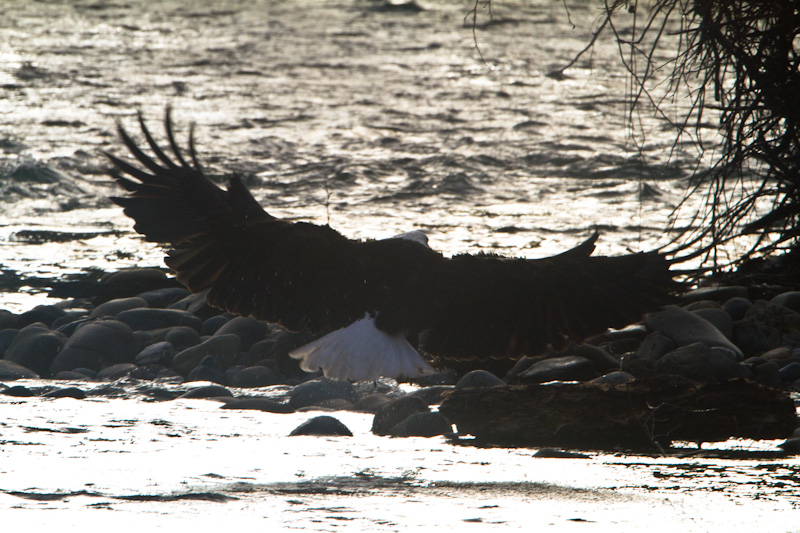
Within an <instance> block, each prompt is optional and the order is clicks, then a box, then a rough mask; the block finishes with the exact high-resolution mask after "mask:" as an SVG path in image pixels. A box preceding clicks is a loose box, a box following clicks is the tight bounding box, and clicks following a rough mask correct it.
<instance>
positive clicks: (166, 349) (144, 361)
mask: <svg viewBox="0 0 800 533" xmlns="http://www.w3.org/2000/svg"><path fill="white" fill-rule="evenodd" d="M174 354H175V349H174V348H173V347H172V344H170V343H169V342H167V341H162V342H157V343H155V344H151V345H150V346H147V347H145V348H144V349H143V350H142V351H141V352H139V353H138V354H137V355H136V357H135V358H134V360H133V362H134V363H136V364H137V365H140V366H142V365H169V364H171V362H172V356H173V355H174Z"/></svg>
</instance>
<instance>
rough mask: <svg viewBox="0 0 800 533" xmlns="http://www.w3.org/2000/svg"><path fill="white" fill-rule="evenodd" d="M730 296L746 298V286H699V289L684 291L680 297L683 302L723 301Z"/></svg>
mask: <svg viewBox="0 0 800 533" xmlns="http://www.w3.org/2000/svg"><path fill="white" fill-rule="evenodd" d="M731 298H747V287H740V286H736V285H731V286H727V285H724V286H716V287H701V288H699V289H695V290H693V291H689V292H687V293H684V294H682V295H681V297H680V299H681V302H683V303H691V302H697V301H700V300H714V301H716V302H724V301H726V300H730V299H731Z"/></svg>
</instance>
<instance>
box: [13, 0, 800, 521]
mask: <svg viewBox="0 0 800 533" xmlns="http://www.w3.org/2000/svg"><path fill="white" fill-rule="evenodd" d="M595 4H596V3H595V2H587V1H576V2H568V3H567V5H568V6H569V13H567V12H566V11H565V7H564V4H562V3H558V2H549V1H548V2H502V3H499V2H497V3H495V4H494V5H493V6H492V8H493V20H494V22H493V23H492V24H488V22H489V17H488V13H487V12H486V10H481V9H479V17H478V20H477V22H478V26H477V28H476V30H477V31H476V33H475V34H474V35H473V32H472V29H471V28H470V27H469V26H468V25H467V26H466V27H465V25H464V17H465V15H466V14H467V12H468V11H469V9H470V8H471V7H472V5H471V3H470V2H444V1H442V2H437V1H429V2H420V4H419V6H421V8H422V9H421V10H420V9H410V8H409V7H408V6H405V7H397V6H394V5H390V4H388V3H383V2H379V1H366V0H361V1H358V0H353V1H348V0H338V1H337V0H332V1H324V0H314V1H311V0H309V1H303V0H288V1H267V0H251V1H247V2H245V1H212V0H201V1H196V2H181V1H176V0H164V1H155V0H126V1H125V2H103V1H98V0H75V1H70V2H63V1H58V0H40V1H35V2H30V1H25V0H5V1H4V2H3V3H2V5H0V37H1V38H0V88H2V89H1V90H0V115H2V120H1V121H0V192H1V193H2V196H1V197H0V247H2V255H0V269H2V271H3V275H4V276H5V277H6V278H5V279H9V276H13V277H14V278H17V277H21V278H23V283H21V284H20V285H21V286H20V287H19V288H17V287H15V288H13V290H7V291H5V292H3V293H0V308H6V309H9V310H11V311H14V312H21V311H25V310H27V309H30V308H32V307H33V306H35V305H37V304H40V303H52V302H51V299H47V298H46V293H45V292H42V290H41V289H39V288H37V287H36V285H37V284H36V283H33V282H32V281H31V282H30V283H29V284H28V285H29V286H26V284H25V283H24V279H26V278H46V279H62V278H67V277H70V276H74V275H79V274H85V273H87V272H92V271H96V270H101V271H106V270H116V269H119V268H123V267H128V266H160V265H161V264H162V257H163V250H162V249H161V248H160V247H159V246H156V245H152V244H147V243H144V242H143V241H142V240H141V238H140V237H139V236H137V235H136V234H135V233H133V232H132V229H131V223H130V221H129V220H127V219H126V218H125V217H124V216H123V215H122V213H121V210H119V209H118V208H116V207H114V206H113V204H111V203H110V202H109V201H108V199H107V197H108V196H109V195H112V194H114V193H116V192H118V191H116V190H115V189H114V187H113V186H112V184H111V183H110V181H109V180H108V178H107V177H106V176H105V174H104V170H105V168H106V167H107V164H106V162H105V160H104V158H103V156H102V151H111V152H114V153H117V154H121V153H122V150H121V149H120V143H119V141H118V137H117V134H116V130H115V128H116V126H115V124H116V122H117V121H120V122H121V123H122V124H123V125H124V126H125V127H126V128H128V129H129V130H131V131H135V130H136V128H137V124H136V120H135V112H136V111H137V110H141V112H142V113H143V114H144V116H145V118H146V119H147V120H148V123H149V124H151V129H152V130H153V131H154V132H155V133H157V134H159V135H160V134H161V127H160V122H161V121H162V117H163V114H164V110H165V108H166V106H167V105H171V106H172V108H173V118H174V120H175V123H176V127H177V129H178V130H179V131H178V133H179V138H181V139H186V136H187V132H188V125H189V124H190V123H195V124H196V132H195V135H196V138H197V145H198V151H199V153H200V158H201V160H202V162H203V164H204V166H205V168H206V169H207V170H208V171H209V172H210V173H211V174H213V175H214V176H219V177H222V176H225V175H229V174H231V173H234V172H238V173H244V174H246V175H247V176H248V177H247V178H246V181H247V183H248V185H249V186H250V187H251V188H252V189H253V191H254V193H255V194H256V196H257V197H258V198H259V200H260V201H261V202H262V204H263V205H264V206H265V207H266V208H267V209H268V210H269V211H270V212H271V213H273V214H275V215H278V216H282V217H287V218H291V219H304V220H310V221H313V222H317V223H326V222H328V223H330V224H331V225H332V226H333V227H335V228H337V229H339V230H340V231H342V232H343V233H344V234H346V235H348V236H350V237H356V238H382V237H387V236H390V235H394V234H397V233H402V232H405V231H409V230H411V229H422V230H423V231H425V232H426V233H427V234H428V235H429V237H430V242H431V245H432V247H434V248H436V249H439V250H442V251H443V252H444V253H446V254H453V253H458V252H476V251H479V250H484V251H494V252H498V253H502V254H506V255H516V256H523V257H539V256H545V255H551V254H553V253H557V252H558V251H561V250H564V249H566V248H568V247H570V246H572V245H574V244H577V243H578V242H579V241H581V240H582V239H583V238H585V237H586V236H588V235H589V234H590V233H591V231H592V230H593V229H599V230H600V231H601V239H600V242H599V245H598V248H599V251H600V252H601V253H612V254H614V253H624V252H625V251H629V250H634V251H635V250H643V249H650V248H652V247H654V246H656V245H658V244H663V243H664V242H665V240H666V239H668V237H669V232H668V231H667V228H668V227H669V225H670V223H671V219H670V215H671V211H672V209H673V208H674V206H675V205H676V204H677V203H678V202H679V201H680V199H681V198H682V197H683V191H684V189H685V186H686V185H685V180H683V179H682V178H685V177H686V176H688V175H689V174H690V173H691V172H692V170H693V169H694V168H695V167H696V166H697V165H702V164H703V161H702V159H698V156H697V155H696V154H695V153H694V152H692V151H691V150H689V149H686V150H677V151H676V150H673V140H674V134H673V132H672V131H671V130H670V129H669V128H667V127H665V126H664V125H663V124H661V123H659V122H658V121H657V120H656V119H655V118H654V117H653V116H649V115H647V114H646V113H644V114H642V115H639V116H636V117H634V118H635V119H636V120H635V121H634V122H633V123H634V124H641V125H642V127H643V128H644V130H643V131H646V132H647V135H646V136H642V135H635V136H632V135H631V133H632V131H633V132H635V131H637V129H636V128H632V127H631V124H632V122H631V121H630V120H629V118H630V117H629V115H628V111H627V104H626V101H627V95H628V92H629V88H628V77H627V75H626V73H625V72H624V70H622V69H621V67H620V66H619V64H618V55H617V50H616V46H615V44H614V43H613V42H609V41H601V42H599V43H598V45H597V47H596V49H595V50H594V51H593V52H592V53H591V54H587V55H586V56H584V58H583V59H582V60H581V61H579V62H578V63H577V64H576V65H575V66H574V67H572V68H570V69H568V70H567V71H566V72H565V73H564V74H565V75H564V76H553V75H551V73H552V72H553V70H554V69H558V68H560V67H562V66H564V65H565V64H566V63H567V62H568V61H569V60H570V59H571V58H572V57H573V56H574V55H575V54H576V52H577V51H579V50H580V49H582V48H583V47H584V46H585V44H586V43H587V42H588V33H589V31H590V30H591V28H592V27H593V24H594V22H595V19H596V17H597V15H598V14H599V11H598V10H597V8H596V7H595ZM412 7H413V6H412ZM573 24H574V26H573ZM475 38H477V41H478V44H479V48H476V46H475V42H474V40H475ZM675 106H676V109H680V107H681V102H680V101H678V102H676V103H675ZM637 127H638V126H637ZM162 138H163V137H162ZM710 143H711V145H713V137H712V138H711V139H710ZM678 148H681V146H678ZM679 224H680V222H679ZM25 384H26V385H28V386H30V387H33V388H36V387H43V386H45V382H27V383H25ZM77 385H78V386H80V387H82V388H87V387H92V386H96V385H92V384H86V383H82V384H77ZM117 386H118V387H120V388H121V389H122V390H123V393H121V394H119V395H111V396H108V395H102V394H99V395H96V396H92V397H90V398H89V399H87V400H80V401H78V400H72V399H58V400H52V399H44V398H28V399H19V398H9V397H4V396H0V404H2V406H1V407H0V408H1V409H2V412H3V417H2V419H1V420H0V455H1V456H2V458H0V516H1V517H2V518H4V519H5V522H6V523H15V524H17V523H19V524H25V526H26V527H30V528H34V530H41V529H42V528H44V527H48V528H52V527H58V528H59V530H73V529H74V530H81V531H87V530H88V531H92V530H99V529H100V528H101V527H102V528H103V529H104V530H105V529H107V528H108V526H109V525H113V524H120V527H121V525H122V524H125V526H128V525H130V526H131V527H147V528H149V529H167V528H170V529H174V528H175V527H180V528H186V527H187V526H190V527H193V528H199V529H200V530H210V529H212V528H213V529H216V530H218V529H220V528H224V527H230V525H231V524H235V525H236V526H239V525H241V526H245V527H247V526H260V527H265V528H283V529H299V530H308V531H340V530H344V529H347V530H349V531H405V530H413V529H422V528H423V527H425V528H426V529H428V528H432V527H436V528H439V529H442V530H448V531H449V530H459V531H461V530H465V529H466V530H471V529H473V530H488V529H521V530H532V529H537V528H541V529H546V530H552V531H572V530H580V531H586V530H589V529H591V530H592V531H607V530H610V529H612V528H613V530H615V531H633V530H637V531H638V530H640V529H642V528H649V529H651V530H654V531H661V530H676V529H678V530H681V531H698V532H699V531H716V530H725V531H753V530H755V529H756V528H765V527H768V528H769V530H770V531H800V525H797V518H796V517H797V516H798V514H797V507H798V504H800V489H799V488H798V480H799V479H800V477H798V469H799V468H800V466H799V464H798V460H797V459H794V458H789V459H786V458H784V459H778V458H775V457H772V456H769V455H768V456H767V457H769V458H768V459H764V456H763V455H760V454H759V453H756V452H769V451H774V450H775V447H776V445H777V443H775V442H757V443H754V442H731V443H722V444H717V445H715V446H717V447H718V448H720V449H723V450H731V449H744V450H746V451H750V452H753V456H752V457H749V456H748V455H747V454H744V455H743V456H742V457H743V458H739V459H709V458H706V459H701V458H698V457H695V456H692V455H690V456H688V457H685V458H675V457H640V456H626V455H614V454H596V453H589V454H587V457H586V458H580V459H545V458H534V457H533V454H534V453H535V450H528V449H520V450H509V449H473V448H470V447H463V446H453V445H451V444H448V443H447V442H446V441H445V440H443V439H387V438H383V437H376V436H373V435H371V434H370V433H369V427H370V424H371V417H370V416H368V415H364V414H357V413H336V416H337V417H339V418H340V419H341V420H342V421H343V422H345V424H347V425H348V426H349V427H350V429H351V430H352V431H353V433H354V435H355V436H354V437H353V438H344V437H342V438H311V437H293V438H287V437H286V435H287V434H288V433H289V432H290V431H291V429H292V428H294V427H295V426H297V425H298V424H299V423H300V422H302V421H303V420H304V419H306V418H308V417H309V416H312V414H311V413H299V414H292V415H274V414H266V413H253V412H249V411H245V412H233V411H227V410H226V411H219V410H218V409H217V407H218V405H217V404H216V403H214V402H211V401H203V400H179V401H171V402H155V401H148V399H147V397H146V396H142V395H141V394H139V393H138V392H137V386H138V385H137V384H132V383H121V384H117ZM248 392H249V393H250V392H252V391H248ZM257 392H259V391H257ZM282 392H284V391H281V390H280V389H278V390H273V389H270V390H263V391H260V392H259V393H260V394H266V395H272V396H274V395H277V396H280V394H282ZM220 413H224V414H220ZM10 520H13V522H11V521H10ZM18 520H19V522H18Z"/></svg>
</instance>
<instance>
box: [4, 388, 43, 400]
mask: <svg viewBox="0 0 800 533" xmlns="http://www.w3.org/2000/svg"><path fill="white" fill-rule="evenodd" d="M0 394H3V395H5V396H14V397H15V398H30V397H31V396H36V394H34V392H33V391H32V390H30V389H29V388H28V387H23V386H22V385H14V386H13V387H8V388H7V389H3V390H0Z"/></svg>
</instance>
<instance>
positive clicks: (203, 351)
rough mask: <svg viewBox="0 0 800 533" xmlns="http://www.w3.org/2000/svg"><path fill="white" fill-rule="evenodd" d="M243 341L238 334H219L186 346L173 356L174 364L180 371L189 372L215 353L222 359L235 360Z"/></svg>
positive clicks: (223, 361)
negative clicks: (195, 344) (194, 344)
mask: <svg viewBox="0 0 800 533" xmlns="http://www.w3.org/2000/svg"><path fill="white" fill-rule="evenodd" d="M241 345H242V341H241V339H239V337H238V336H236V335H219V336H216V337H211V338H209V339H208V340H206V341H204V342H201V343H200V344H198V345H197V346H192V347H190V348H186V349H185V350H183V351H181V352H178V353H177V354H175V356H174V357H173V358H172V366H173V368H174V369H175V370H177V371H178V372H181V373H183V374H188V373H189V372H191V371H192V370H193V369H194V368H195V367H196V366H197V365H199V364H200V362H201V361H202V360H203V359H204V358H205V357H207V356H209V355H213V356H215V357H217V358H218V360H220V361H222V363H223V366H225V364H224V363H225V362H226V361H233V360H234V359H235V358H236V356H237V355H238V354H239V350H240V348H241Z"/></svg>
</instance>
